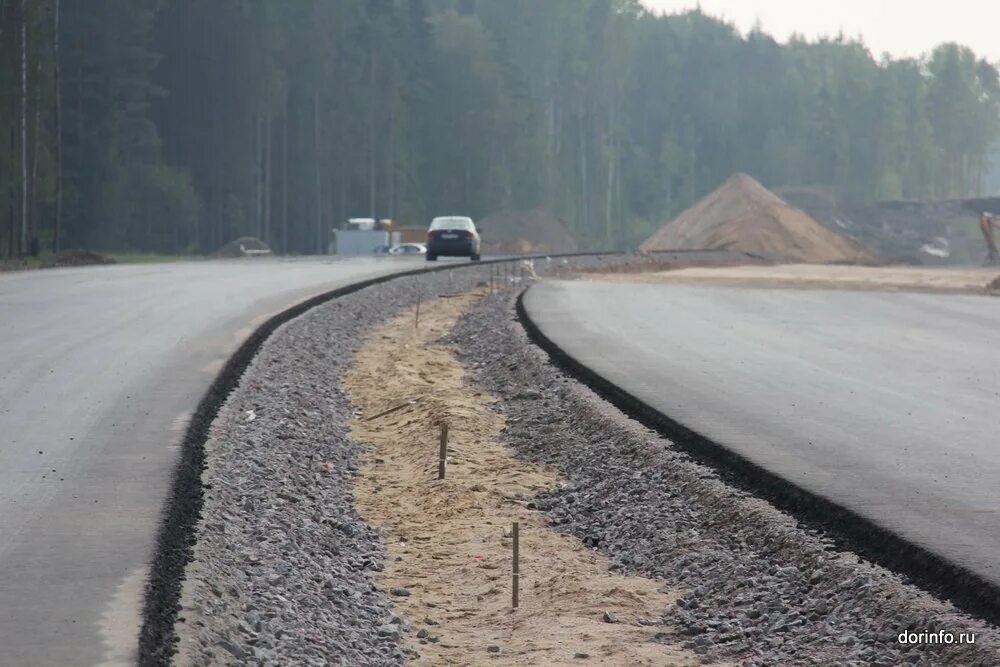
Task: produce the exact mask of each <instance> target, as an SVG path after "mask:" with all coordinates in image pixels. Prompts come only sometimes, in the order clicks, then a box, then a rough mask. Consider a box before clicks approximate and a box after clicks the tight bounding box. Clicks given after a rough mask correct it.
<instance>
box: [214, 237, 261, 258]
mask: <svg viewBox="0 0 1000 667" xmlns="http://www.w3.org/2000/svg"><path fill="white" fill-rule="evenodd" d="M270 254H271V247H270V246H269V245H267V244H266V243H264V242H263V241H261V240H260V239H258V238H255V237H253V236H242V237H240V238H238V239H236V240H235V241H230V242H229V243H227V244H226V245H224V246H222V247H221V248H219V250H218V252H216V253H215V256H216V257H255V256H258V255H270Z"/></svg>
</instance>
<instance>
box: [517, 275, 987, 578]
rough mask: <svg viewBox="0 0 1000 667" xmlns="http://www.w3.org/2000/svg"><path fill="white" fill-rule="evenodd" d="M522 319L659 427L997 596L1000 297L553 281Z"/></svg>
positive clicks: (533, 294) (531, 295) (535, 295)
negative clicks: (939, 559) (753, 466)
mask: <svg viewBox="0 0 1000 667" xmlns="http://www.w3.org/2000/svg"><path fill="white" fill-rule="evenodd" d="M525 308H526V310H527V312H528V315H529V316H530V317H531V319H532V320H534V321H535V323H536V324H537V325H538V326H539V327H540V328H541V330H542V331H543V332H544V333H545V335H546V336H547V337H548V338H550V339H551V340H553V341H554V342H555V343H557V344H558V345H559V346H560V347H561V348H562V349H563V350H564V351H566V352H567V353H569V354H570V355H571V356H572V357H574V358H575V359H577V360H578V361H580V362H582V363H583V364H585V365H586V366H587V367H589V368H590V369H591V370H594V371H596V372H597V373H598V374H600V375H601V376H603V377H604V378H605V379H607V380H610V381H611V382H613V383H615V384H616V385H618V386H620V387H623V388H625V389H626V390H628V391H629V392H630V393H632V394H633V395H634V396H636V397H637V398H639V399H641V400H642V401H643V402H645V403H646V404H648V405H650V406H652V407H654V408H656V409H657V410H659V411H660V412H661V413H662V414H665V415H667V416H669V417H671V418H672V419H674V420H675V421H678V422H680V423H681V424H683V425H685V426H687V427H688V428H690V429H692V430H694V431H695V432H698V433H701V434H702V435H705V436H707V437H708V438H710V439H712V440H713V441H715V442H717V443H719V444H721V445H723V446H725V447H728V448H730V449H732V450H735V451H736V452H738V453H740V454H741V455H743V456H744V457H746V458H748V459H750V460H751V461H754V462H755V463H757V464H759V465H761V466H763V467H765V468H766V469H768V470H770V471H772V472H775V473H777V474H779V475H781V476H783V477H784V478H785V479H788V480H791V481H793V482H795V483H796V484H798V485H800V486H801V487H804V488H806V489H808V490H810V491H812V492H814V493H818V494H820V495H822V496H824V497H827V498H829V499H831V500H833V501H835V502H837V503H839V504H841V505H843V506H846V507H847V508H849V509H851V510H853V511H854V512H856V513H857V514H860V515H862V516H865V517H867V518H869V519H871V520H873V521H875V522H876V523H877V524H879V525H881V526H883V527H886V528H888V529H889V530H891V531H893V532H895V533H896V534H898V535H900V536H902V537H904V538H905V539H907V540H909V541H910V542H911V543H916V544H920V545H922V546H924V547H926V548H928V549H930V550H931V551H933V552H935V553H937V554H939V555H942V556H944V557H946V558H947V559H949V560H950V561H952V562H954V563H958V564H960V565H962V566H964V567H966V568H968V569H970V570H972V571H974V572H976V573H978V574H980V575H981V576H982V577H984V578H986V579H987V580H989V581H991V582H993V583H997V584H1000V566H998V563H1000V299H998V298H995V297H986V296H956V295H931V294H904V293H878V292H860V291H834V290H816V291H809V290H792V289H753V288H748V289H741V288H729V287H696V286H684V285H651V284H615V283H601V282H583V281H577V282H562V281H548V282H545V283H542V284H539V285H537V286H535V287H532V288H531V289H530V290H529V292H528V293H527V295H526V297H525Z"/></svg>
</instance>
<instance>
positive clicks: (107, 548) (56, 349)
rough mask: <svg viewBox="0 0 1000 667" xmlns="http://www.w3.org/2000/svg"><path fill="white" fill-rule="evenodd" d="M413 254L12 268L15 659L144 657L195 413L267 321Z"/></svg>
mask: <svg viewBox="0 0 1000 667" xmlns="http://www.w3.org/2000/svg"><path fill="white" fill-rule="evenodd" d="M423 264H424V263H423V262H422V261H413V260H408V259H397V258H392V259H384V260H373V259H360V260H340V261H334V260H279V259H269V260H268V259H265V260H252V261H206V262H189V263H177V264H156V265H130V266H114V267H87V268H78V269H57V270H51V271H31V272H23V273H12V274H0V664H3V665H98V664H102V665H117V664H132V663H134V661H135V649H136V644H137V639H136V638H137V635H138V629H139V624H140V607H141V596H142V591H143V587H144V585H145V580H146V571H147V566H148V564H149V561H150V559H151V557H152V549H153V546H154V542H155V538H156V533H157V528H158V525H159V519H160V510H161V508H162V506H163V502H164V499H165V498H166V496H167V493H168V490H169V489H168V487H169V482H170V479H171V472H172V468H173V464H174V463H175V461H176V460H177V455H178V448H179V444H180V442H181V438H182V437H183V435H184V430H185V428H186V425H187V417H188V415H190V413H191V412H192V411H193V410H194V409H195V407H196V406H197V403H198V401H199V399H200V398H201V397H202V395H203V394H204V392H205V391H206V389H207V388H208V386H209V385H210V384H211V382H212V380H213V379H214V377H215V375H216V373H217V372H218V370H219V369H220V368H221V367H222V365H223V363H224V362H225V360H226V359H227V358H228V356H229V355H230V354H231V353H232V352H233V351H234V350H235V349H236V348H237V347H238V345H239V344H240V342H241V341H242V340H243V339H244V338H245V337H246V336H247V335H249V334H250V333H251V332H252V331H253V330H254V328H256V326H258V325H260V324H261V323H263V322H264V321H265V320H266V319H267V318H268V317H269V316H271V315H274V314H276V313H277V312H280V311H282V310H285V309H286V308H288V307H290V306H292V305H294V304H295V303H297V302H300V301H303V300H305V299H307V298H309V297H311V296H315V295H317V294H320V293H323V292H326V291H329V290H332V289H335V288H337V287H340V286H343V285H346V284H349V283H353V282H358V281H360V280H364V279H367V278H373V277H376V276H379V275H384V274H387V273H394V272H398V271H403V270H408V269H413V268H419V267H421V266H423Z"/></svg>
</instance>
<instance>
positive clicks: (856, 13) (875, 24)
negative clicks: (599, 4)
mask: <svg viewBox="0 0 1000 667" xmlns="http://www.w3.org/2000/svg"><path fill="white" fill-rule="evenodd" d="M642 2H643V3H645V4H646V6H647V7H650V8H651V9H661V10H666V11H668V12H671V13H673V12H677V11H681V10H685V9H692V8H694V7H695V6H696V5H698V4H699V3H698V2H696V1H693V0H642ZM700 4H701V8H702V10H703V11H704V12H705V13H706V14H711V15H713V16H721V17H723V18H725V19H726V20H727V21H729V22H730V23H735V24H736V26H737V27H738V28H739V29H740V30H741V31H742V32H743V33H746V32H747V30H749V29H750V28H751V27H752V26H753V25H754V22H755V21H756V20H757V19H760V23H761V25H763V27H764V31H765V32H767V33H769V34H771V35H773V36H774V37H775V38H777V39H778V40H779V41H785V40H786V39H788V37H789V35H791V34H792V33H796V32H798V33H802V34H804V35H805V36H806V37H809V38H814V37H818V36H822V35H836V34H837V33H838V32H839V31H840V30H843V32H844V34H845V35H847V36H850V37H856V36H858V35H860V36H862V37H863V38H864V41H865V44H867V45H868V48H870V49H871V50H872V53H874V54H875V56H876V58H877V57H879V56H880V55H881V54H882V53H883V52H885V51H888V52H889V53H890V54H892V55H893V56H897V57H900V56H918V55H920V54H921V53H923V52H925V51H929V50H930V49H932V48H934V47H935V46H937V45H938V44H940V43H942V42H958V43H959V44H964V45H965V46H968V47H969V48H971V49H972V50H973V51H975V52H976V55H978V56H980V57H986V58H987V59H989V60H990V61H992V62H997V61H1000V0H825V1H818V0H701V2H700Z"/></svg>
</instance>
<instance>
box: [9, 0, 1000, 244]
mask: <svg viewBox="0 0 1000 667" xmlns="http://www.w3.org/2000/svg"><path fill="white" fill-rule="evenodd" d="M0 63H2V65H0V91H2V95H0V255H9V254H14V255H23V254H32V253H37V252H39V251H43V252H44V251H50V250H52V249H54V248H70V247H88V248H94V249H101V250H124V249H129V250H137V251H146V252H162V253H177V252H212V251H214V250H215V249H217V248H218V247H220V246H221V245H223V244H224V243H226V242H228V241H230V240H232V239H233V238H235V237H237V236H241V235H253V236H257V237H260V238H262V239H264V240H265V241H267V242H268V243H270V244H271V245H272V247H274V248H275V249H276V250H278V251H279V252H295V253H309V252H317V251H320V250H322V249H324V248H325V247H326V246H327V243H328V239H329V234H330V228H331V227H333V226H337V225H339V224H340V222H341V221H342V220H344V219H345V218H347V217H352V216H370V215H374V216H378V217H391V218H394V219H397V220H399V221H401V222H402V223H404V224H425V223H426V221H427V220H428V219H429V218H430V217H431V216H433V215H436V214H443V213H453V214H469V215H472V216H474V217H480V216H483V215H486V214H489V213H491V212H494V211H497V210H500V209H510V208H514V209H520V208H532V207H535V206H544V207H546V208H548V209H549V210H551V211H552V212H553V213H555V214H556V215H558V216H559V217H561V218H563V219H565V220H567V221H568V222H569V223H570V225H571V227H572V228H573V229H574V231H575V232H576V233H577V235H578V236H579V237H580V239H581V241H582V242H583V243H584V245H586V246H590V247H607V248H611V247H624V246H629V245H632V244H634V243H635V242H637V241H638V240H640V239H641V238H644V237H645V236H646V235H647V234H648V233H649V232H650V231H651V230H652V229H653V228H654V227H655V226H657V225H658V224H659V223H661V222H662V221H663V220H665V219H667V218H669V217H670V216H672V215H673V214H676V213H677V212H679V211H680V210H682V209H683V208H684V207H686V206H687V205H688V204H690V203H691V202H692V201H693V200H694V199H695V198H696V197H698V196H700V195H702V194H704V193H706V192H707V191H709V190H710V189H712V188H713V187H715V186H716V185H717V184H718V183H719V182H720V181H722V180H723V179H725V178H726V177H727V176H729V175H730V174H731V173H732V172H734V171H746V172H748V173H751V174H753V175H754V176H756V177H757V178H758V179H760V180H761V181H762V182H764V183H765V184H766V185H782V184H832V185H836V186H838V187H840V188H841V189H842V190H843V191H845V192H847V193H850V194H851V195H852V196H856V197H858V198H863V199H869V200H870V199H876V198H881V199H899V198H943V197H959V196H967V195H975V194H982V193H981V190H982V188H983V185H984V176H985V174H987V172H988V170H989V169H990V161H989V156H990V155H994V154H995V150H994V149H995V147H996V142H997V139H998V137H1000V111H998V109H1000V79H998V73H997V69H996V67H994V66H993V65H991V64H989V63H987V62H986V61H984V60H981V59H977V57H976V56H975V55H974V54H973V53H972V52H970V51H969V50H968V49H966V48H963V47H961V46H958V45H954V44H945V45H942V46H940V47H938V48H937V49H935V50H934V51H933V52H931V53H929V54H927V55H926V56H925V57H924V58H922V59H919V60H909V59H903V60H893V59H889V58H876V57H873V55H872V54H871V53H870V52H869V50H868V49H867V48H866V47H865V45H864V44H862V43H859V42H857V41H853V40H848V39H843V38H838V39H828V40H821V41H818V42H808V41H805V40H803V39H792V40H791V41H790V42H789V43H787V44H778V43H777V42H775V40H774V39H772V38H771V37H770V36H768V35H767V34H765V33H764V32H762V31H760V30H755V31H752V32H751V33H750V34H748V35H741V34H740V33H739V32H738V31H737V30H736V29H735V28H734V27H732V26H730V25H728V24H726V23H724V22H721V21H719V20H717V19H714V18H711V17H709V16H706V15H704V14H702V13H700V12H698V11H692V12H688V13H684V14H680V15H673V16H656V15H652V14H650V13H648V12H645V11H644V10H643V9H642V8H641V6H640V5H639V4H638V2H637V1H636V0H545V1H544V2H539V1H538V0H295V1H294V2H291V1H283V0H0ZM991 194H997V193H991Z"/></svg>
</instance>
